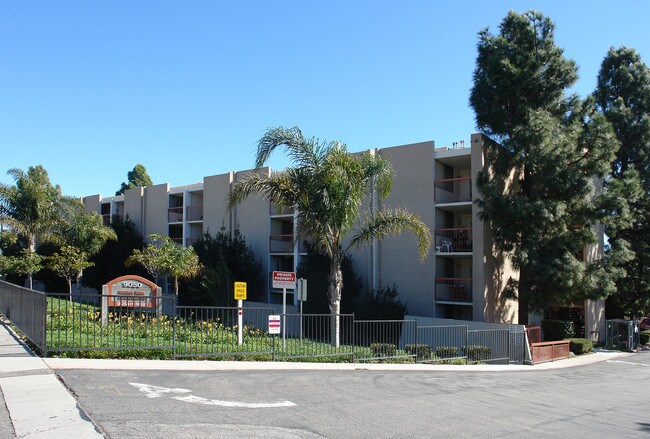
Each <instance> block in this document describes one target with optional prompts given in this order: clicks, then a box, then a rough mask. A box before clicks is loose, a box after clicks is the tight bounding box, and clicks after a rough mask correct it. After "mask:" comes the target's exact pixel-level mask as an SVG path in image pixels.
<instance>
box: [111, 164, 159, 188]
mask: <svg viewBox="0 0 650 439" xmlns="http://www.w3.org/2000/svg"><path fill="white" fill-rule="evenodd" d="M126 177H127V179H128V183H124V182H122V186H121V187H120V190H119V191H117V192H115V195H122V194H123V193H124V191H125V190H127V189H133V188H135V187H144V186H151V185H152V184H153V181H152V180H151V177H149V174H147V168H145V167H144V165H141V164H140V163H138V164H137V165H135V166H134V167H133V170H132V171H129V173H128V174H127V175H126Z"/></svg>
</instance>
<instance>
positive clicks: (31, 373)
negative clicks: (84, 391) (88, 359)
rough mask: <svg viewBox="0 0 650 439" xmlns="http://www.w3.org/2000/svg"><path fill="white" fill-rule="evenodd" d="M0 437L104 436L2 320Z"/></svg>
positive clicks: (29, 438)
mask: <svg viewBox="0 0 650 439" xmlns="http://www.w3.org/2000/svg"><path fill="white" fill-rule="evenodd" d="M0 390H1V391H2V404H1V407H0V437H3V438H10V437H13V438H15V437H19V438H26V439H63V438H103V437H104V436H103V435H102V434H101V433H99V432H98V431H97V430H96V429H95V426H94V425H93V424H92V422H91V421H90V420H89V419H88V418H87V417H86V416H85V414H84V413H83V411H82V410H80V408H79V406H78V405H77V401H76V400H75V399H74V397H73V396H72V395H71V394H70V393H69V392H68V390H67V389H66V388H65V387H64V386H63V384H62V383H61V382H60V381H59V380H58V379H57V377H56V375H54V373H53V372H52V371H51V370H50V368H49V367H48V366H47V364H45V362H44V361H43V360H42V359H41V358H39V357H36V356H34V354H33V353H32V352H31V351H30V350H29V348H27V347H26V346H24V345H23V344H22V343H21V342H20V340H18V339H17V338H16V336H15V335H14V334H13V332H12V331H11V330H10V329H9V328H8V327H7V325H6V324H5V323H3V322H0Z"/></svg>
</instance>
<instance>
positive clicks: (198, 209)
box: [185, 204, 203, 221]
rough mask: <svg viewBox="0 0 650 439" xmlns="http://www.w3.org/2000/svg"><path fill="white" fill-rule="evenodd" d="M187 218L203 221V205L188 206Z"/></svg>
mask: <svg viewBox="0 0 650 439" xmlns="http://www.w3.org/2000/svg"><path fill="white" fill-rule="evenodd" d="M185 218H187V220H188V221H203V205H202V204H201V205H198V204H197V205H195V206H187V207H186V211H185Z"/></svg>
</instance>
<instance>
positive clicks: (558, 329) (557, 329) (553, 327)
mask: <svg viewBox="0 0 650 439" xmlns="http://www.w3.org/2000/svg"><path fill="white" fill-rule="evenodd" d="M542 331H543V332H544V341H556V340H564V339H566V338H573V337H575V328H574V326H573V322H570V321H565V320H548V319H545V320H542Z"/></svg>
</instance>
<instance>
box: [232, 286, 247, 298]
mask: <svg viewBox="0 0 650 439" xmlns="http://www.w3.org/2000/svg"><path fill="white" fill-rule="evenodd" d="M235 300H246V282H235Z"/></svg>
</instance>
